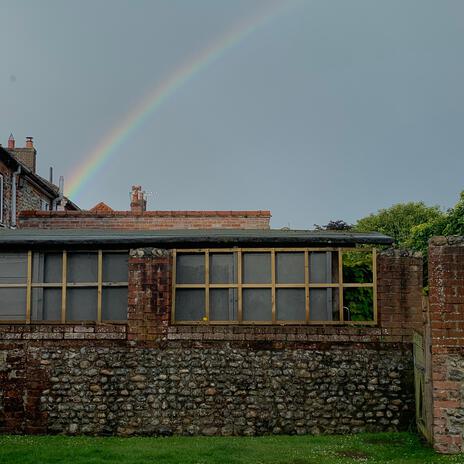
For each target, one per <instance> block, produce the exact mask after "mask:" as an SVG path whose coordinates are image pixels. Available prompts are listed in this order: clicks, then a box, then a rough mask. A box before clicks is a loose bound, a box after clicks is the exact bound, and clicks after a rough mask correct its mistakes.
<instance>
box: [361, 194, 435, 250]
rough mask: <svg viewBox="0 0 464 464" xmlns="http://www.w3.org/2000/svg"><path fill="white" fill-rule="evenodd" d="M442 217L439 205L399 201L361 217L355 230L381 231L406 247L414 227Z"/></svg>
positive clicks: (398, 244) (399, 244) (400, 245)
mask: <svg viewBox="0 0 464 464" xmlns="http://www.w3.org/2000/svg"><path fill="white" fill-rule="evenodd" d="M442 217H443V213H442V211H441V210H440V208H439V207H438V206H427V205H425V204H424V203H423V202H417V203H415V202H410V203H399V204H396V205H393V206H391V207H390V208H386V209H381V210H379V211H378V212H377V213H375V214H371V215H369V216H367V217H365V218H362V219H360V220H359V221H358V222H357V223H356V224H355V230H356V231H358V232H372V231H376V232H381V233H383V234H386V235H389V236H390V237H392V238H393V239H394V240H395V244H396V245H397V246H399V247H405V246H407V244H408V242H409V240H410V238H411V231H412V229H413V227H416V226H419V225H421V224H426V223H430V222H434V221H438V220H440V219H441V218H442Z"/></svg>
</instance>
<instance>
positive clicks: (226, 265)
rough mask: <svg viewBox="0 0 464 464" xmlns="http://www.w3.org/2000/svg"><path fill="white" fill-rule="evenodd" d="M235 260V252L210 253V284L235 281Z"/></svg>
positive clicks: (232, 282) (233, 282)
mask: <svg viewBox="0 0 464 464" xmlns="http://www.w3.org/2000/svg"><path fill="white" fill-rule="evenodd" d="M236 261H237V258H236V255H235V253H210V255H209V269H210V282H211V283H212V284H235V283H237V265H236Z"/></svg>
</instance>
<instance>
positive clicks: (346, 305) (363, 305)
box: [343, 287, 374, 321]
mask: <svg viewBox="0 0 464 464" xmlns="http://www.w3.org/2000/svg"><path fill="white" fill-rule="evenodd" d="M343 311H344V313H345V320H346V321H373V320H374V299H373V290H372V288H355V287H354V288H345V289H344V290H343Z"/></svg>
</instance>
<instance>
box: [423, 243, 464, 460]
mask: <svg viewBox="0 0 464 464" xmlns="http://www.w3.org/2000/svg"><path fill="white" fill-rule="evenodd" d="M429 283H430V321H431V336H432V340H431V350H432V385H433V392H432V396H433V440H434V446H435V448H436V449H437V450H438V451H440V452H444V453H457V452H463V451H464V238H463V237H446V238H445V237H436V238H434V239H432V241H431V243H430V248H429Z"/></svg>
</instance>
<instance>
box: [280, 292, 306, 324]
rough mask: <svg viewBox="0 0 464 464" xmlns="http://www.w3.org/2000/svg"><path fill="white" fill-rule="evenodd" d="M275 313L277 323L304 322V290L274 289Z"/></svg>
mask: <svg viewBox="0 0 464 464" xmlns="http://www.w3.org/2000/svg"><path fill="white" fill-rule="evenodd" d="M276 311H277V320H279V321H304V320H306V295H305V289H304V288H278V289H276Z"/></svg>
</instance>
